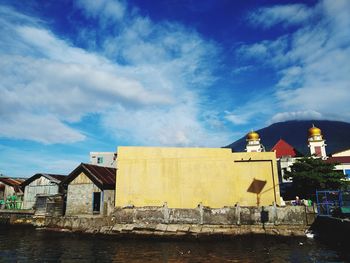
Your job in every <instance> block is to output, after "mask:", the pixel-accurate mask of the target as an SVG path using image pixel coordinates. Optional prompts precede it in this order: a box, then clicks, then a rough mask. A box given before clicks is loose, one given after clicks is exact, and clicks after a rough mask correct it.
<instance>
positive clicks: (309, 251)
mask: <svg viewBox="0 0 350 263" xmlns="http://www.w3.org/2000/svg"><path fill="white" fill-rule="evenodd" d="M0 262H278V263H279V262H296V263H299V262H350V252H349V251H346V250H344V249H340V248H339V247H338V246H337V245H335V244H334V243H330V244H327V243H324V242H321V241H318V240H310V239H306V238H295V237H293V238H276V237H268V236H247V237H237V238H234V239H230V240H212V241H198V240H192V241H189V240H187V241H156V240H145V239H142V240H141V239H125V238H124V239H121V238H116V237H113V236H93V235H84V234H72V233H58V232H51V231H45V230H35V229H33V228H24V227H10V226H4V225H2V226H1V225H0Z"/></svg>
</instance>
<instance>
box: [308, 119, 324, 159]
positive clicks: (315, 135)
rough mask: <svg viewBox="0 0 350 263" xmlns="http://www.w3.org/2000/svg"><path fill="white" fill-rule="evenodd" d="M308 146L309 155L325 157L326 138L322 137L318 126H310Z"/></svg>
mask: <svg viewBox="0 0 350 263" xmlns="http://www.w3.org/2000/svg"><path fill="white" fill-rule="evenodd" d="M308 142H309V144H308V146H309V148H310V154H311V156H317V157H321V158H322V159H327V154H326V146H327V144H326V140H325V139H323V135H322V132H321V129H320V128H317V127H315V125H313V124H312V127H311V128H310V129H309V137H308Z"/></svg>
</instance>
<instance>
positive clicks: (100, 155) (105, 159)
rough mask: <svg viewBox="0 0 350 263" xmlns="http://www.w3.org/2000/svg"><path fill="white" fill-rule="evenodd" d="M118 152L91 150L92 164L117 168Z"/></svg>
mask: <svg viewBox="0 0 350 263" xmlns="http://www.w3.org/2000/svg"><path fill="white" fill-rule="evenodd" d="M116 162H117V153H115V152H90V164H93V165H98V166H104V167H110V168H115V167H116Z"/></svg>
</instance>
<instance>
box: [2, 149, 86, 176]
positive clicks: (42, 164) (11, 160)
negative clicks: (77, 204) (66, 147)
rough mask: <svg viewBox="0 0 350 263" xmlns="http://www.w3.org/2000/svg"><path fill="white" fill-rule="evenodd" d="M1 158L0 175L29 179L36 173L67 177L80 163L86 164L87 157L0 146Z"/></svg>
mask: <svg viewBox="0 0 350 263" xmlns="http://www.w3.org/2000/svg"><path fill="white" fill-rule="evenodd" d="M0 152H3V153H6V154H3V155H2V156H1V164H0V173H2V174H4V175H6V176H13V177H31V176H33V175H34V174H36V173H53V174H63V175H68V174H69V173H70V172H71V171H73V169H74V168H75V167H77V166H78V165H79V164H80V163H81V162H82V161H83V162H87V160H88V156H87V154H86V155H78V154H72V153H69V157H68V156H67V152H64V153H57V152H55V153H53V152H52V151H50V150H45V149H43V148H40V150H38V151H35V150H33V149H31V150H28V149H22V148H21V147H16V148H15V147H10V146H5V145H1V144H0Z"/></svg>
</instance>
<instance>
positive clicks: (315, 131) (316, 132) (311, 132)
mask: <svg viewBox="0 0 350 263" xmlns="http://www.w3.org/2000/svg"><path fill="white" fill-rule="evenodd" d="M313 136H322V133H321V129H320V128H317V127H315V125H313V124H312V127H311V128H310V129H309V137H313Z"/></svg>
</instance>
